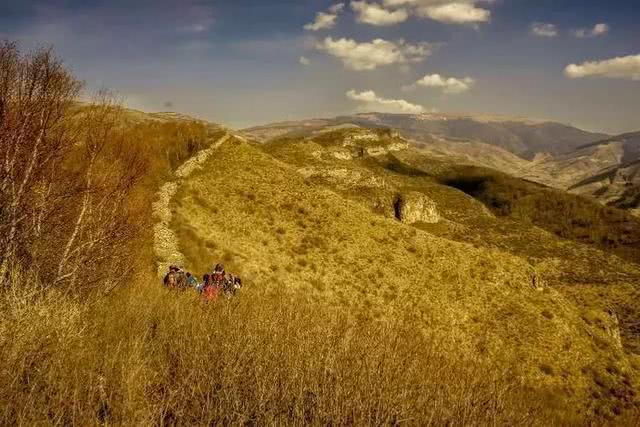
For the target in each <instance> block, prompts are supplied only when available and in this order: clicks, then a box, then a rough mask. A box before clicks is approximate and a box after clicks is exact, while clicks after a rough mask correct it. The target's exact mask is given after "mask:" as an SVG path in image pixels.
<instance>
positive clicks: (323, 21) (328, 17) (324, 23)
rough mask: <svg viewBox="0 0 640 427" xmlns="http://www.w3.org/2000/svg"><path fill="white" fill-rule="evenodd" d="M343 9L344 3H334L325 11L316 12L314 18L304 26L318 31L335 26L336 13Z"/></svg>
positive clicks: (309, 29) (306, 28)
mask: <svg viewBox="0 0 640 427" xmlns="http://www.w3.org/2000/svg"><path fill="white" fill-rule="evenodd" d="M343 10H344V3H337V4H334V5H333V6H331V7H330V8H329V10H328V11H327V12H318V13H316V18H315V20H314V21H313V22H311V23H309V24H307V25H305V26H304V29H305V30H308V31H320V30H330V29H332V28H333V27H335V26H336V20H337V19H338V15H339V14H340V13H341V12H342V11H343Z"/></svg>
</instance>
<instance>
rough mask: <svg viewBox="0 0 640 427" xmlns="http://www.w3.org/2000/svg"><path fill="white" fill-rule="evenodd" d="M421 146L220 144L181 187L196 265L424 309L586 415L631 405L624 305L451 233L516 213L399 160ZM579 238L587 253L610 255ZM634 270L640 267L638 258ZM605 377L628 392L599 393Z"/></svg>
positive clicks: (359, 136) (335, 301)
mask: <svg viewBox="0 0 640 427" xmlns="http://www.w3.org/2000/svg"><path fill="white" fill-rule="evenodd" d="M408 146H409V144H408V143H407V142H406V140H404V139H402V138H400V137H399V136H397V135H395V134H394V133H392V132H388V131H377V132H369V131H361V130H348V129H347V130H341V131H339V132H337V133H333V134H331V133H330V134H324V135H321V136H320V137H318V138H311V139H284V140H280V141H276V142H274V143H272V144H268V145H266V146H260V145H253V144H251V143H247V142H244V141H242V140H240V139H237V138H234V139H232V140H230V141H228V142H226V143H225V144H222V145H221V146H220V147H219V148H218V149H217V150H216V153H215V154H214V155H213V156H212V157H211V158H210V159H209V160H207V161H206V164H205V165H204V168H203V169H202V170H201V171H197V172H195V173H194V174H193V175H191V176H190V177H188V178H187V179H185V180H184V181H183V182H182V183H181V185H180V186H179V188H178V189H177V191H176V193H175V194H176V196H175V198H174V200H173V207H172V209H173V210H174V215H173V220H172V223H171V228H172V229H173V230H174V231H175V233H176V235H177V236H179V246H180V250H181V252H182V253H183V254H184V256H185V264H186V266H187V267H188V268H189V269H191V270H192V271H206V270H207V269H208V268H210V267H211V264H212V263H214V262H216V261H217V260H223V261H224V262H225V264H226V266H227V268H228V270H230V271H233V272H236V273H239V274H241V275H242V276H243V277H244V278H245V280H246V282H247V283H248V286H249V287H250V288H253V289H279V290H281V292H293V293H297V294H301V295H305V296H306V297H307V298H308V299H310V300H312V301H315V303H316V304H321V305H330V306H334V307H340V308H341V310H342V311H343V312H344V313H350V315H351V316H354V317H355V318H360V319H379V320H384V319H392V318H403V317H410V318H412V319H415V320H417V321H419V322H420V323H421V324H422V325H423V328H424V332H425V333H428V334H430V335H432V336H434V337H436V338H437V339H439V340H444V341H448V342H453V343H455V345H456V346H457V347H458V348H460V349H461V350H464V351H465V352H467V353H468V354H474V355H480V356H482V357H486V358H489V359H492V360H496V361H500V363H502V364H504V366H505V369H509V370H513V375H515V376H514V379H515V378H522V381H524V383H525V384H527V385H528V386H529V387H533V388H535V389H539V390H544V391H545V392H549V393H552V394H553V395H554V396H556V398H557V399H559V400H560V401H562V402H565V403H567V402H573V403H574V404H576V405H577V406H576V407H575V408H574V409H575V411H577V412H579V413H583V414H584V413H591V414H596V413H600V414H602V413H611V411H614V408H618V407H625V406H627V405H629V404H630V402H631V401H632V400H629V398H630V396H631V395H632V394H631V393H632V392H633V390H632V387H633V385H632V382H633V381H635V380H634V379H633V378H634V377H635V371H634V370H633V368H632V367H631V365H630V362H629V360H630V359H629V358H628V356H626V355H625V353H624V351H623V348H622V343H621V341H620V337H619V332H618V329H617V320H616V316H615V315H613V316H612V315H611V314H609V313H608V312H607V311H606V310H604V309H603V308H602V307H599V306H598V305H597V304H595V305H587V306H584V307H580V306H579V305H577V304H576V303H575V302H574V300H572V299H570V298H567V297H566V296H564V295H563V294H562V293H561V292H559V291H558V290H556V289H554V288H553V287H550V286H547V285H546V280H547V279H545V277H546V275H548V274H550V272H551V270H553V268H552V266H549V265H546V264H545V263H544V262H540V263H539V265H538V266H537V267H535V268H534V265H532V263H531V262H530V260H528V259H526V257H524V256H522V254H518V253H517V251H510V250H509V245H508V244H506V245H500V244H496V245H491V244H489V245H488V244H484V245H483V244H478V242H471V241H470V242H462V241H458V242H456V241H455V240H456V238H455V236H448V235H447V234H448V233H466V234H474V233H469V231H471V230H472V228H470V227H473V226H474V224H482V223H486V224H494V225H493V230H494V231H495V232H496V233H497V232H498V231H497V230H498V229H499V228H500V225H501V224H502V225H503V223H498V222H496V219H495V218H494V216H493V214H492V213H491V212H489V210H488V209H487V208H486V207H485V206H484V205H483V204H482V203H480V202H479V201H477V200H475V199H474V198H473V197H471V196H469V195H466V194H465V193H463V192H461V191H459V190H457V189H454V188H452V187H450V186H447V185H442V184H441V183H439V182H438V181H437V180H436V179H433V178H432V177H430V176H429V172H427V171H425V170H418V169H415V168H412V167H411V166H407V164H406V163H405V162H403V161H400V160H397V159H398V157H396V155H398V156H400V155H404V156H407V155H410V156H414V155H415V156H419V153H416V152H414V151H407V150H408V149H409V148H408ZM412 153H413V154H412ZM394 159H396V160H394ZM429 166H430V167H431V168H433V169H434V170H440V171H444V170H445V169H446V168H447V167H448V166H447V165H446V164H443V163H441V162H438V161H437V160H433V161H432V162H430V165H429ZM434 227H435V228H434ZM432 228H434V229H432ZM529 228H530V227H529ZM465 230H466V231H465ZM437 234H440V235H442V236H443V237H437V236H436V235H437ZM502 235H503V241H505V240H506V241H508V240H509V239H510V238H511V239H513V238H515V236H511V237H508V236H506V235H504V233H503V234H502ZM530 235H537V236H538V240H539V241H540V242H542V243H544V244H547V243H548V242H551V243H550V244H553V245H556V246H558V247H560V248H561V249H562V250H565V251H567V252H570V251H571V250H573V248H574V247H576V246H575V245H574V244H571V243H566V242H562V241H559V240H557V239H554V238H553V237H552V236H551V237H550V236H548V234H547V233H545V232H544V231H543V230H540V229H534V230H532V231H531V232H530ZM457 240H461V239H457ZM485 243H488V242H485ZM501 246H502V247H501ZM577 248H578V249H580V247H577ZM580 250H582V251H583V253H582V254H578V255H577V256H576V258H579V257H581V256H584V255H585V254H591V255H593V254H595V253H596V252H597V251H596V250H594V249H593V250H592V249H590V248H588V247H585V248H583V249H580ZM597 253H598V254H600V255H598V256H600V257H601V258H602V259H603V260H607V259H608V258H607V255H605V254H602V253H600V252H597ZM616 260H617V261H620V260H619V259H617V258H616ZM616 260H613V259H612V260H611V261H607V263H608V265H612V264H613V263H614V262H615V261H616ZM552 264H553V263H552ZM560 264H561V263H560ZM625 265H626V264H625ZM556 267H557V268H559V269H560V270H562V266H561V265H560V266H556ZM624 271H626V273H625V274H637V269H635V268H634V267H633V266H631V265H629V266H627V267H623V272H624ZM623 275H624V274H623ZM561 276H562V275H561V274H559V275H557V276H554V277H556V278H557V279H558V280H562V278H561ZM636 277H640V276H636ZM599 384H605V385H604V387H614V388H615V389H616V390H621V391H620V393H617V394H618V395H619V396H616V395H606V396H602V395H600V397H598V398H593V395H594V393H595V392H596V391H598V390H600V389H601V388H602V386H601V385H599ZM627 384H628V385H627ZM630 387H631V388H630ZM567 408H569V406H563V410H564V409H567ZM574 409H571V411H573V410H574Z"/></svg>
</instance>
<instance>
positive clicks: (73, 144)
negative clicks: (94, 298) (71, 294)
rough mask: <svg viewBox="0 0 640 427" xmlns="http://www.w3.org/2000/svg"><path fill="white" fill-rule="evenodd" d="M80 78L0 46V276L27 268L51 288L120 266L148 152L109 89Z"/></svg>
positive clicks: (42, 55) (45, 57) (45, 59)
mask: <svg viewBox="0 0 640 427" xmlns="http://www.w3.org/2000/svg"><path fill="white" fill-rule="evenodd" d="M81 87H82V85H81V83H80V82H79V81H77V80H76V79H75V78H74V77H73V76H72V75H71V74H70V73H69V72H68V71H67V70H65V68H64V67H63V65H62V63H61V62H60V61H59V60H58V59H57V58H55V56H53V54H52V52H51V50H39V51H36V52H35V53H33V54H31V55H24V56H23V55H21V53H20V52H19V50H18V49H17V47H16V45H15V44H12V43H6V42H5V43H3V44H1V45H0V239H1V242H2V245H1V247H0V283H3V284H4V285H5V286H10V285H12V284H11V283H10V280H9V278H10V276H11V275H10V274H9V273H10V272H11V271H12V270H14V269H16V268H17V267H23V268H24V267H26V266H29V268H31V269H32V270H33V269H35V270H37V273H38V275H39V276H40V277H41V278H42V279H43V280H45V281H47V283H49V285H51V286H66V287H67V288H68V289H70V290H75V289H76V288H77V285H78V283H82V284H83V285H85V286H88V285H90V286H94V285H96V284H99V283H100V281H104V279H105V275H106V274H111V273H112V272H111V269H112V267H113V266H115V265H117V266H118V269H120V270H122V269H123V268H125V266H124V264H126V262H125V263H123V257H124V259H126V260H127V261H128V262H129V263H130V258H126V256H125V254H126V252H127V250H128V249H129V248H128V246H130V245H131V239H132V238H133V237H134V236H135V234H136V224H135V220H134V218H133V216H132V214H131V212H130V211H129V208H130V205H131V203H130V201H129V198H130V194H131V192H132V191H133V190H134V189H135V186H136V184H137V183H138V182H139V181H140V179H141V178H142V177H143V176H144V173H145V165H146V163H147V162H146V159H145V158H144V157H143V156H142V152H141V149H140V147H138V146H137V145H136V144H132V143H131V141H129V140H127V135H126V132H125V129H124V127H123V126H122V109H121V108H120V107H119V106H118V105H117V103H116V102H115V101H114V100H113V97H111V96H109V95H108V94H107V93H106V92H101V93H99V94H98V95H97V97H96V98H95V99H93V100H92V101H91V102H89V103H85V104H81V103H79V102H78V101H77V99H78V96H79V93H80V90H81Z"/></svg>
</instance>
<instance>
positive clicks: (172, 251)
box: [152, 133, 232, 277]
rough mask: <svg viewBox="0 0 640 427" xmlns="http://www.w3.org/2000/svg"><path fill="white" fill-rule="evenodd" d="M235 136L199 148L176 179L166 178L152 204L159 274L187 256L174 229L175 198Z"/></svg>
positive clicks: (181, 168) (154, 241)
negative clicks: (173, 202)
mask: <svg viewBox="0 0 640 427" xmlns="http://www.w3.org/2000/svg"><path fill="white" fill-rule="evenodd" d="M231 137H232V135H231V134H229V133H227V134H225V135H224V136H223V137H221V138H220V139H219V140H217V141H216V142H214V143H213V144H211V146H210V147H209V148H206V149H204V150H201V151H199V152H198V154H196V155H195V156H193V157H191V158H190V159H188V160H187V161H185V162H184V163H183V164H182V165H181V166H180V167H179V168H178V169H177V170H176V171H175V172H174V177H175V180H173V181H169V182H166V183H165V184H164V185H163V186H162V187H160V189H159V190H158V192H157V193H156V200H155V202H153V205H152V210H153V218H154V219H155V221H156V223H155V224H154V226H153V250H154V252H155V255H156V259H157V264H158V275H159V276H160V277H162V276H163V275H164V273H165V272H166V271H167V270H168V268H169V265H170V264H179V265H182V264H184V262H185V257H184V255H183V254H182V253H181V252H180V248H179V247H178V236H177V235H176V233H175V232H174V231H173V230H172V229H171V221H172V220H173V213H172V211H171V201H172V200H173V197H174V196H175V195H176V193H177V192H178V190H179V188H180V186H181V185H182V184H183V182H184V180H185V179H187V178H188V177H189V176H191V175H192V174H193V173H194V172H196V171H198V170H200V169H202V168H203V167H204V163H205V162H206V161H207V160H208V159H209V157H211V155H212V154H213V152H214V151H216V150H217V149H218V148H220V146H221V145H222V144H224V143H225V142H226V141H228V140H229V139H230V138H231Z"/></svg>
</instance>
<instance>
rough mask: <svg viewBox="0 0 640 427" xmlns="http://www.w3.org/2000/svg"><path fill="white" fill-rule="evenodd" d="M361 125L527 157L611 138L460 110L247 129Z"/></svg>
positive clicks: (258, 133) (268, 135)
mask: <svg viewBox="0 0 640 427" xmlns="http://www.w3.org/2000/svg"><path fill="white" fill-rule="evenodd" d="M349 126H358V127H365V128H376V127H387V128H393V129H396V130H397V131H398V132H400V134H401V135H402V136H403V137H405V138H407V139H409V140H412V141H414V142H417V143H431V142H434V141H437V142H441V141H442V140H443V139H446V140H448V141H454V142H456V141H457V142H480V143H485V144H490V145H494V146H497V147H500V148H503V149H505V150H507V151H509V152H511V153H513V154H515V155H517V156H519V157H522V158H523V159H526V160H531V159H533V158H534V157H535V155H536V154H537V153H549V154H551V155H553V156H557V155H561V154H564V153H568V152H571V151H573V150H575V149H577V148H578V147H580V146H583V145H585V144H588V143H592V142H596V141H599V140H602V139H604V138H607V137H608V135H606V134H601V133H592V132H587V131H583V130H580V129H577V128H575V127H572V126H569V125H564V124H561V123H555V122H544V121H535V120H529V119H522V118H513V117H503V116H488V115H478V116H471V115H460V114H382V113H365V114H357V115H353V116H342V117H336V118H333V119H319V120H318V119H316V120H305V121H299V122H282V123H274V124H272V125H266V126H259V127H254V128H250V129H246V130H245V132H246V133H248V134H249V135H251V136H253V137H254V138H257V139H259V140H262V141H265V140H269V139H272V138H274V137H276V136H305V135H306V136H309V135H312V134H314V133H317V132H319V131H323V130H333V129H336V128H341V127H349Z"/></svg>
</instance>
